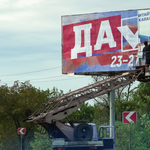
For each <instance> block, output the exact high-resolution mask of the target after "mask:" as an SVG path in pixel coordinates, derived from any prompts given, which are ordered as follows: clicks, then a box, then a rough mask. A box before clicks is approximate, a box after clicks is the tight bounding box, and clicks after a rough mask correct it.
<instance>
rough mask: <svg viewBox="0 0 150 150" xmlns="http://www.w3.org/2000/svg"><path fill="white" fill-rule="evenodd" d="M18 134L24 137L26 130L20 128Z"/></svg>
mask: <svg viewBox="0 0 150 150" xmlns="http://www.w3.org/2000/svg"><path fill="white" fill-rule="evenodd" d="M17 133H18V134H19V135H24V134H26V128H18V131H17Z"/></svg>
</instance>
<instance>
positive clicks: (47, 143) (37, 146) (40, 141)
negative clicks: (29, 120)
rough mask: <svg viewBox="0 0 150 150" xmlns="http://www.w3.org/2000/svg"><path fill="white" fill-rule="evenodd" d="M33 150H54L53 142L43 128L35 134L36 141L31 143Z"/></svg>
mask: <svg viewBox="0 0 150 150" xmlns="http://www.w3.org/2000/svg"><path fill="white" fill-rule="evenodd" d="M30 146H31V148H32V150H52V140H51V139H50V138H49V137H48V134H47V132H46V131H45V129H43V128H42V127H41V126H39V127H38V131H37V132H35V133H34V141H31V142H30Z"/></svg>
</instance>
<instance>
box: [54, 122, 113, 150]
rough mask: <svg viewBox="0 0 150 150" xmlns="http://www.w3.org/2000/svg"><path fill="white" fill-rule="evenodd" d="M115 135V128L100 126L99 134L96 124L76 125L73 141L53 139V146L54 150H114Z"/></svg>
mask: <svg viewBox="0 0 150 150" xmlns="http://www.w3.org/2000/svg"><path fill="white" fill-rule="evenodd" d="M114 133H115V131H114V127H113V126H100V127H99V130H98V132H97V128H96V125H95V124H94V123H81V124H76V125H75V129H74V131H73V134H74V139H73V140H69V139H66V138H60V137H59V138H54V137H53V141H52V146H53V150H76V149H78V150H92V149H96V150H114V149H115V136H114ZM70 134H72V133H70Z"/></svg>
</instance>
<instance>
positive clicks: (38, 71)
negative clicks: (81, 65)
mask: <svg viewBox="0 0 150 150" xmlns="http://www.w3.org/2000/svg"><path fill="white" fill-rule="evenodd" d="M60 67H61V66H59V67H53V68H48V69H43V70H36V71H30V72H22V73H15V74H5V75H0V77H2V76H14V75H21V74H30V73H35V72H43V71H47V70H52V69H56V68H60Z"/></svg>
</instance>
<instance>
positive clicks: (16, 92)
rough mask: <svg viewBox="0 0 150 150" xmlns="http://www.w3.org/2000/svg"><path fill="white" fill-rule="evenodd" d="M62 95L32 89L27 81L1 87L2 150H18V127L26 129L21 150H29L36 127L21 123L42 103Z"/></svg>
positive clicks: (0, 130)
mask: <svg viewBox="0 0 150 150" xmlns="http://www.w3.org/2000/svg"><path fill="white" fill-rule="evenodd" d="M61 94H63V92H62V91H60V92H59V91H58V89H56V88H53V89H52V90H49V89H48V90H46V91H43V90H40V89H36V88H35V87H33V86H32V85H31V84H30V83H29V81H26V82H24V83H23V82H21V83H20V82H19V81H16V82H14V85H13V86H12V87H8V86H7V85H2V86H1V87H0V120H1V123H0V141H1V143H0V145H1V149H2V150H3V149H4V150H7V149H9V150H14V149H15V150H17V149H20V141H21V140H20V135H17V129H18V128H19V127H24V128H26V131H27V132H26V135H24V136H23V149H30V146H29V145H30V144H29V143H30V141H32V140H33V139H34V132H36V130H37V126H36V125H35V124H34V123H27V122H23V120H24V119H26V118H27V116H29V115H30V114H31V112H32V113H33V112H34V111H35V110H36V109H37V108H38V107H39V106H40V105H41V104H42V103H45V102H47V101H48V100H49V99H50V98H53V97H55V96H59V95H61Z"/></svg>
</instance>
